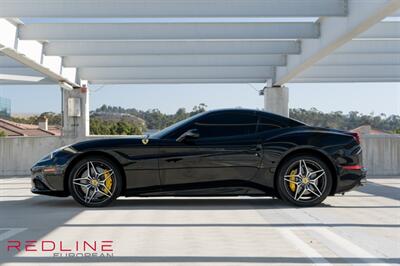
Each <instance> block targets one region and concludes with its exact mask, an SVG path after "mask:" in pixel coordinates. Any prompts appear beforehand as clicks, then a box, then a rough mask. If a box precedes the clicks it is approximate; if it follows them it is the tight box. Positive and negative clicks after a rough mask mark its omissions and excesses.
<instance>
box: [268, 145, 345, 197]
mask: <svg viewBox="0 0 400 266" xmlns="http://www.w3.org/2000/svg"><path fill="white" fill-rule="evenodd" d="M299 155H312V156H316V157H318V158H320V159H321V160H323V161H324V162H325V163H326V164H327V166H328V167H329V170H330V171H331V173H332V189H331V191H330V192H329V195H334V194H335V191H336V188H337V183H338V178H337V170H336V168H335V165H334V163H333V161H332V160H331V158H330V157H329V155H327V154H326V153H324V152H322V151H320V150H317V149H315V148H311V147H304V148H299V149H296V150H293V151H290V152H288V153H287V154H285V155H284V156H283V157H282V159H281V160H280V162H279V164H278V166H277V168H276V170H275V174H274V188H275V189H276V182H277V179H278V173H279V171H280V168H281V167H282V165H283V163H284V162H285V161H286V160H287V159H289V158H291V157H295V156H299Z"/></svg>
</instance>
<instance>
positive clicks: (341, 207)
mask: <svg viewBox="0 0 400 266" xmlns="http://www.w3.org/2000/svg"><path fill="white" fill-rule="evenodd" d="M399 11H400V0H163V1H160V0H113V1H111V0H109V1H107V0H0V86H1V88H3V87H4V88H5V87H6V86H7V88H6V89H10V90H12V89H15V86H14V85H17V86H24V85H31V86H32V85H36V86H37V87H38V88H40V87H41V86H45V85H49V84H53V88H56V89H57V90H59V89H60V90H61V93H60V96H61V97H60V98H61V99H60V101H59V100H57V103H60V105H61V112H60V116H59V117H60V119H59V120H61V122H60V128H59V135H55V134H54V135H53V134H50V135H45V136H36V135H35V136H26V135H24V131H23V129H21V127H20V128H19V129H18V125H13V127H12V128H17V129H16V130H15V132H12V130H9V132H8V133H10V132H11V133H15V134H16V135H17V136H15V135H12V136H7V137H1V138H0V265H1V266H10V265H21V266H22V265H53V264H55V263H60V264H64V265H91V264H102V265H132V264H135V263H136V264H145V265H190V266H192V265H212V266H214V265H217V266H219V265H221V266H222V265H244V264H246V265H249V264H250V265H268V264H273V265H310V264H317V265H347V264H353V265H400V210H399V208H400V135H398V134H389V133H388V132H381V133H378V134H370V132H372V131H373V130H371V128H370V127H369V130H368V132H360V137H361V141H360V138H359V136H358V135H356V134H354V139H355V140H356V141H357V145H358V144H360V145H361V148H362V155H363V158H362V159H361V152H360V147H357V149H355V150H353V151H352V152H349V154H350V155H357V158H358V157H359V158H360V160H359V161H357V164H356V165H355V164H352V165H346V166H347V169H348V170H349V169H350V170H349V171H352V170H355V167H358V168H357V169H358V170H359V171H361V170H362V171H363V173H364V167H366V168H367V169H368V175H369V176H370V177H369V178H368V184H367V185H366V186H363V187H358V188H357V189H356V190H353V191H351V192H348V193H346V194H345V195H336V196H332V197H328V198H327V199H326V201H324V202H323V203H322V204H320V205H318V206H316V207H313V208H297V207H293V206H289V205H287V204H284V203H283V202H282V201H281V200H279V199H274V198H268V197H262V198H250V197H231V198H228V197H213V198H205V197H199V198H197V197H196V198H174V197H162V198H156V197H153V198H129V199H127V198H119V199H118V200H117V201H116V202H115V203H114V204H112V205H111V206H109V207H105V208H84V207H81V206H80V205H78V204H77V203H76V202H75V201H73V199H72V198H71V197H69V198H50V197H48V196H42V195H34V194H32V193H31V190H30V189H31V180H30V178H29V177H28V176H29V174H30V169H31V167H32V165H33V164H34V163H35V162H37V161H38V160H40V159H42V158H43V159H44V157H45V156H46V155H48V156H46V157H45V158H47V159H45V161H46V160H47V161H51V160H53V154H51V155H49V153H50V152H52V151H54V150H55V149H57V148H60V147H67V146H66V145H69V144H72V143H76V142H78V141H83V140H91V139H95V138H96V139H97V138H106V137H107V138H111V137H110V136H92V135H90V130H89V129H90V110H89V107H90V101H89V96H90V95H89V94H90V90H91V89H92V88H94V86H99V87H101V86H109V85H110V86H112V85H121V84H125V85H126V84H128V85H129V84H135V85H138V84H140V85H143V84H151V85H154V84H159V85H164V84H170V85H171V84H172V85H177V84H197V85H198V84H212V85H215V86H217V84H223V85H225V86H226V85H227V84H228V85H229V84H244V85H251V86H253V85H252V84H258V85H260V90H257V89H256V90H257V91H256V92H255V94H256V96H257V97H258V95H259V94H260V96H262V97H263V100H262V101H263V102H264V110H265V111H268V112H270V113H274V114H279V115H281V116H286V117H287V116H289V88H290V86H291V84H293V83H316V84H326V83H331V84H341V83H347V86H348V87H347V88H348V90H349V91H351V90H352V89H353V87H352V86H353V82H357V83H374V84H377V85H376V95H380V94H381V90H380V84H382V83H383V82H385V83H391V84H395V85H394V86H396V85H397V86H398V84H399V82H400V19H399V16H400V12H399ZM92 86H93V87H92ZM338 86H341V85H338ZM370 86H371V85H370ZM31 88H32V90H34V88H35V87H33V86H32V87H31ZM182 88H183V86H182ZM254 88H255V87H253V89H254ZM129 89H130V88H129ZM165 89H166V90H167V89H168V88H165ZM229 89H231V88H230V87H229ZM318 89H319V88H318ZM140 90H142V89H140ZM182 90H184V89H182ZM92 91H95V90H92ZM346 93H347V91H346ZM346 93H344V95H340V96H342V98H346V97H347V94H346ZM115 95H116V97H117V96H118V97H124V95H122V93H121V95H119V94H118V92H117V91H116V92H115ZM231 96H232V92H231V91H229V92H228V93H227V94H226V95H224V97H226V98H229V97H231ZM306 96H307V97H308V98H309V99H312V98H313V94H311V93H310V95H306ZM324 96H325V95H324ZM23 97H24V98H26V95H23ZM156 97H159V96H158V95H157V96H156ZM210 97H214V96H213V95H210ZM388 97H393V98H394V97H396V96H393V95H390V96H388ZM171 98H173V97H171ZM176 98H179V101H182V102H183V101H185V100H186V98H185V97H184V96H182V97H181V95H179V97H176ZM342 98H341V99H340V101H341V100H342ZM141 99H142V98H141ZM260 99H261V98H260ZM350 99H351V100H353V101H358V98H357V97H355V98H354V99H353V98H350ZM146 100H148V99H146ZM152 100H153V99H152ZM160 100H162V101H164V102H166V101H167V102H168V104H169V101H170V99H160ZM240 100H242V98H240ZM318 100H319V101H321V102H324V103H325V102H326V103H328V102H329V101H332V102H333V103H336V101H333V100H332V99H329V97H321V99H318ZM374 100H375V99H374ZM3 101H4V103H3V105H5V106H6V108H5V113H7V112H8V113H11V111H10V109H11V107H10V105H11V104H10V102H9V101H8V100H7V102H6V101H5V100H3ZM41 101H42V102H40V103H38V102H35V101H33V100H32V104H35V105H38V104H43V105H45V104H48V103H49V102H50V100H49V99H47V98H45V97H44V98H43V99H41ZM385 104H386V102H385ZM154 105H155V106H154V107H153V108H158V107H157V105H156V104H155V103H154ZM171 105H172V102H171ZM365 105H374V102H366V103H365ZM131 107H135V108H136V106H129V108H131ZM372 110H374V109H372ZM397 110H398V109H397ZM0 111H1V110H0ZM382 117H383V115H382ZM42 118H43V121H39V123H41V124H40V126H42V127H43V128H45V129H46V130H45V129H43V128H40V129H41V130H42V131H47V129H48V124H47V118H45V117H41V119H42ZM224 119H225V117H224ZM246 121H247V120H246ZM260 121H261V120H260V118H257V121H256V122H254V123H252V126H254V130H253V131H251V132H253V133H255V132H257V131H258V128H259V125H260V124H261V123H260ZM4 123H5V124H6V123H7V122H4ZM246 123H248V122H246ZM217 124H218V123H217ZM233 124H235V123H233ZM264 124H265V125H271V124H270V123H264ZM10 125H11V124H10V123H9V124H8V127H7V128H8V129H9V128H11V126H10ZM237 125H238V124H237V123H236V126H237ZM239 125H240V124H239ZM357 126H358V125H357ZM28 127H29V125H28ZM256 128H257V129H256ZM279 128H280V127H279ZM360 128H361V127H360ZM31 129H32V128H31ZM152 129H153V128H152ZM154 129H156V128H154ZM157 129H160V128H157ZM347 129H348V128H347ZM347 129H346V130H347ZM37 130H38V131H39V129H37ZM315 130H317V129H315ZM318 130H319V129H318ZM395 130H396V129H395ZM190 131H191V130H188V131H187V132H190ZM393 132H394V131H393ZM0 133H2V134H1V135H5V133H3V132H0ZM197 133H198V132H195V131H192V136H193V135H198V136H197V137H199V136H200V135H199V134H197ZM18 134H19V135H18ZM338 134H339V133H338ZM249 135H250V134H249ZM312 136H313V140H316V141H309V142H308V141H304V143H305V144H304V145H303V144H302V145H303V148H304V146H306V145H309V146H312V145H313V144H315V143H319V144H321V141H319V139H316V138H314V137H315V136H314V135H312ZM300 139H303V138H302V137H300ZM173 140H174V141H175V140H176V139H173ZM137 141H139V140H137ZM140 141H141V142H139V144H140V145H141V143H142V144H143V145H147V143H148V142H149V137H148V136H146V137H144V138H142V139H141V140H140ZM353 142H354V140H353ZM282 143H283V145H282V146H285V145H286V146H290V144H292V142H291V140H289V141H281V144H282ZM288 143H289V144H288ZM310 143H311V144H310ZM347 144H348V143H346V145H347ZM229 145H231V144H229ZM148 146H151V145H147V147H148ZM272 146H274V147H275V148H276V147H278V146H277V145H275V144H274V145H272ZM299 146H300V145H299ZM347 146H348V145H347ZM140 147H141V146H140ZM314 147H315V145H314ZM325 147H327V149H328V150H329V149H333V148H335V147H336V148H337V145H335V144H332V143H328V144H326V145H325ZM332 147H333V148H332ZM307 148H313V147H308V146H307ZM260 149H262V145H261V148H260V147H259V146H258V145H257V149H256V150H255V151H256V153H255V154H256V155H257V156H258V157H260V158H261V157H262V156H261V155H260V154H259V151H260ZM69 150H70V151H72V152H71V153H74V152H76V150H73V149H69ZM279 150H280V147H278V148H277V149H276V151H278V152H276V153H273V155H274V156H275V155H276V154H277V153H279ZM59 151H61V150H59ZM90 152H93V151H90ZM343 153H344V152H343V150H339V151H338V153H335V154H334V156H335V157H334V158H335V159H338V158H339V161H340V159H341V157H340V155H343ZM119 154H120V155H121V153H119ZM247 154H249V153H247ZM61 155H62V152H61ZM122 155H123V154H122ZM300 155H301V156H304V154H300ZM300 155H299V156H300ZM336 155H338V156H336ZM252 156H253V155H252ZM122 157H123V156H122ZM127 157H129V156H127ZM131 157H135V156H131ZM82 158H83V157H82ZM135 158H136V157H135ZM146 158H147V157H146ZM252 158H253V157H252ZM346 158H348V157H346ZM178 159H179V158H178ZM242 160H243V159H242ZM251 160H253V159H251ZM176 161H177V159H176V158H173V160H170V162H172V163H175V162H176ZM198 161H199V160H198ZM210 161H211V160H210ZM271 161H275V159H274V160H271ZM42 162H43V161H42ZM74 162H75V161H74ZM299 162H300V163H299V167H298V169H299V172H300V171H301V169H302V166H301V160H299ZM348 162H349V160H346V159H342V160H341V162H340V165H342V164H343V165H345V163H348ZM103 163H104V162H103ZM130 163H132V164H130ZM130 163H129V164H124V166H125V165H134V166H136V167H137V164H136V165H135V162H130ZM240 163H242V161H241V162H240ZM323 164H324V163H323ZM104 165H106V164H105V163H104ZM154 165H156V166H157V167H158V165H159V161H157V164H154ZM226 165H228V164H226ZM238 165H241V164H238ZM257 165H258V166H259V165H261V164H257ZM57 166H58V165H57ZM314 166H315V165H314ZM349 167H350V168H349ZM39 168H40V167H39ZM177 168H179V167H177ZM227 168H228V167H227ZM82 169H83V168H82ZM88 169H89V167H88ZM102 169H103V170H104V171H103V174H104V173H106V172H107V173H108V171H109V170H110V169H111V168H110V169H108V168H102ZM107 169H108V170H107ZM143 169H145V170H148V168H147V166H146V167H144V168H143ZM154 169H156V170H157V173H158V174H159V172H158V171H159V170H158V168H154ZM208 169H209V168H207V171H208ZM270 169H273V168H272V167H271V168H270ZM278 169H279V168H278ZM305 169H307V167H305ZM321 169H322V168H321ZM321 169H320V170H321ZM49 170H50V171H51V172H49V173H48V174H49V175H50V176H51V175H52V174H54V173H56V172H57V170H58V168H57V167H55V166H54V165H50V166H49V167H42V168H40V171H43V172H44V171H49ZM135 170H136V169H135ZM139 170H142V169H139ZM275 170H276V169H275ZM292 170H293V169H292ZM189 171H191V170H189ZM307 171H308V170H307ZM77 172H78V171H77ZM117 172H118V171H117ZM271 172H272V171H271ZM315 172H316V171H315ZM83 173H84V172H80V174H82V175H83V176H85V175H84V174H83ZM86 173H87V177H86V179H89V176H90V170H88V171H87V172H86ZM207 174H208V173H207ZM246 174H247V173H246ZM324 174H325V175H326V173H325V172H324ZM104 175H105V174H104ZM99 176H100V175H97V174H96V180H94V181H93V179H92V178H91V177H90V182H91V185H92V187H95V188H96V189H97V188H98V185H99V183H98V181H99V180H97V178H98V177H99ZM39 177H40V176H39ZM281 177H286V179H287V178H289V181H288V182H292V183H293V182H295V181H296V179H295V178H300V174H298V176H297V177H296V172H293V173H290V174H289V173H287V174H282V175H281ZM115 178H116V177H115ZM179 178H182V176H181V175H179V176H178V179H179ZM292 178H293V179H294V180H292ZM308 178H309V176H308V174H307V176H305V178H304V177H302V181H301V182H300V181H296V182H299V183H296V182H295V183H296V184H295V185H296V186H298V187H297V189H298V188H299V187H300V186H299V184H300V183H301V186H302V187H304V188H307V190H308V192H310V193H312V192H313V191H314V190H313V189H310V187H311V186H310V187H309V179H308ZM325 178H326V179H324V180H328V177H327V175H326V176H325ZM78 179H79V178H78ZM80 179H85V178H80ZM105 179H106V177H104V179H103V180H100V181H102V182H103V184H101V185H103V186H104V182H105ZM71 180H72V179H71ZM115 180H117V179H115ZM118 180H119V179H118ZM121 180H122V179H121ZM271 180H273V181H274V180H277V179H271ZM73 181H74V180H72V181H71V183H73ZM129 181H130V182H132V183H135V180H134V179H130V180H129ZM145 181H146V182H147V180H145ZM286 181H287V180H286ZM85 182H86V181H85ZM93 182H94V183H93ZM313 182H315V180H314V181H313ZM121 183H123V182H121ZM273 183H274V182H271V184H273ZM60 184H62V185H64V183H63V182H60ZM114 184H119V183H114ZM146 184H147V183H146ZM321 184H323V187H324V188H326V187H327V185H326V184H328V182H325V181H324V183H321ZM35 185H37V184H35ZM40 185H42V186H45V185H46V184H44V183H43V182H42V183H39V186H40ZM87 185H88V184H86V183H83V184H78V186H81V187H86V186H87ZM224 185H225V183H224ZM290 185H293V184H289V189H292V191H293V193H292V194H295V195H296V194H297V192H298V190H297V189H295V188H296V186H294V185H293V186H294V187H293V188H291V186H290ZM311 185H312V182H311ZM314 185H315V183H314ZM321 186H322V185H321ZM88 187H89V186H88ZM110 187H112V186H111V185H110ZM114 187H116V185H114ZM316 188H317V189H318V187H317V186H316ZM286 189H288V188H286ZM83 191H84V190H81V192H82V193H83V194H82V195H84V194H85V195H86V196H88V191H89V190H86V193H84V192H83ZM287 191H289V190H287ZM304 191H305V190H304ZM304 191H303V192H304ZM47 192H48V191H47ZM50 192H54V191H50ZM98 192H99V191H96V193H98ZM103 192H104V191H103ZM308 192H307V193H308ZM92 195H94V194H92ZM115 195H117V194H115ZM135 195H137V194H135ZM230 195H231V194H230ZM273 195H274V194H273ZM263 196H264V194H263ZM110 198H111V197H110ZM294 198H295V199H296V196H295V197H294ZM300 198H301V195H300V196H299V199H300Z"/></svg>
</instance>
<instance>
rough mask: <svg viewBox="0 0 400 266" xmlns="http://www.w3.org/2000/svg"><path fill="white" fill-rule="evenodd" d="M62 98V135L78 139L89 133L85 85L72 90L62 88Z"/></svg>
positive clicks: (87, 92) (87, 101) (87, 100)
mask: <svg viewBox="0 0 400 266" xmlns="http://www.w3.org/2000/svg"><path fill="white" fill-rule="evenodd" d="M62 98H63V100H62V105H63V106H62V108H63V110H62V115H63V129H62V135H63V136H64V137H72V138H78V139H79V138H83V137H86V136H88V135H90V131H89V90H88V89H87V88H86V87H82V88H80V89H73V90H65V89H62ZM74 105H75V106H74Z"/></svg>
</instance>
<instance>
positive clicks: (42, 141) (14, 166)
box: [0, 137, 75, 176]
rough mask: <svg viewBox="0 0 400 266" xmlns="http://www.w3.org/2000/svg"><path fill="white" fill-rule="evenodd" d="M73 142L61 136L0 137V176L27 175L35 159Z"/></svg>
mask: <svg viewBox="0 0 400 266" xmlns="http://www.w3.org/2000/svg"><path fill="white" fill-rule="evenodd" d="M73 142H75V141H74V140H72V139H68V138H61V137H3V138H0V176H9V175H28V174H29V169H30V168H31V167H32V165H33V164H34V163H35V162H36V161H38V160H40V159H41V158H43V157H44V156H45V155H47V154H48V153H49V152H51V151H52V150H54V149H56V148H59V147H62V146H65V145H68V144H71V143H73Z"/></svg>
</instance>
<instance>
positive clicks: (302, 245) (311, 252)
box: [278, 228, 332, 266]
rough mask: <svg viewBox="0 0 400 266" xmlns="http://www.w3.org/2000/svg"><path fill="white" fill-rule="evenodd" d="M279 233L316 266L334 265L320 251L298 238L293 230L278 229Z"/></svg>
mask: <svg viewBox="0 0 400 266" xmlns="http://www.w3.org/2000/svg"><path fill="white" fill-rule="evenodd" d="M278 231H279V233H280V234H281V235H282V236H283V237H284V238H285V239H286V240H287V241H289V242H290V243H291V244H293V246H295V247H296V249H297V250H299V251H300V252H301V253H303V254H304V255H305V256H307V257H308V258H309V259H310V260H311V261H312V262H313V263H314V265H321V266H322V265H325V266H327V265H332V264H330V263H329V261H327V260H326V259H325V258H324V257H323V256H322V255H321V254H320V253H319V252H318V251H316V250H315V249H314V248H312V247H311V246H310V245H309V244H307V243H306V242H304V241H303V240H302V239H301V238H300V237H298V236H297V235H296V234H295V233H294V232H293V230H291V229H287V228H282V229H278Z"/></svg>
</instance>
